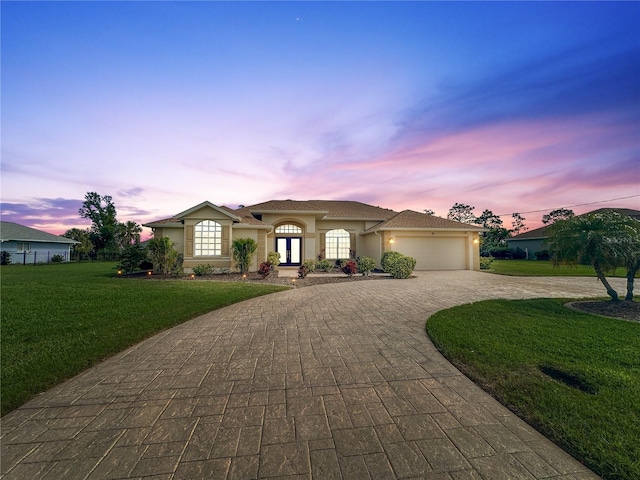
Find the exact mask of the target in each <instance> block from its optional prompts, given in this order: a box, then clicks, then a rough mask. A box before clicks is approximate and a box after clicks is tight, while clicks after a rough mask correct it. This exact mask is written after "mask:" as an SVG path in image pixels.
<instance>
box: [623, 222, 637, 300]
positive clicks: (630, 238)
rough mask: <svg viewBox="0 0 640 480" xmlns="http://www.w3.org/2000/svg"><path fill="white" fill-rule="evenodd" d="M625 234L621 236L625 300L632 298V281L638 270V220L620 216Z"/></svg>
mask: <svg viewBox="0 0 640 480" xmlns="http://www.w3.org/2000/svg"><path fill="white" fill-rule="evenodd" d="M622 217H623V218H622V222H623V223H624V226H623V228H624V230H625V232H626V233H627V235H626V236H624V235H623V236H622V239H621V242H622V243H623V245H624V247H623V248H624V251H625V257H624V265H623V266H624V267H625V268H626V269H627V294H626V296H625V297H624V299H625V300H628V301H632V300H633V283H634V280H635V277H636V273H638V270H640V220H636V219H634V218H631V217H628V216H626V215H623V216H622Z"/></svg>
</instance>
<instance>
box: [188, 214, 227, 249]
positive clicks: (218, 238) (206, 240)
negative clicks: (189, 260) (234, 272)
mask: <svg viewBox="0 0 640 480" xmlns="http://www.w3.org/2000/svg"><path fill="white" fill-rule="evenodd" d="M194 238H195V251H194V253H195V255H200V256H204V255H220V254H221V253H222V225H220V224H219V223H218V222H214V221H212V220H205V221H203V222H200V223H196V225H195V229H194Z"/></svg>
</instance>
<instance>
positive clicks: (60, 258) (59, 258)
mask: <svg viewBox="0 0 640 480" xmlns="http://www.w3.org/2000/svg"><path fill="white" fill-rule="evenodd" d="M51 261H52V262H53V263H62V262H64V257H63V256H62V255H60V254H59V253H56V254H55V255H54V256H53V257H51Z"/></svg>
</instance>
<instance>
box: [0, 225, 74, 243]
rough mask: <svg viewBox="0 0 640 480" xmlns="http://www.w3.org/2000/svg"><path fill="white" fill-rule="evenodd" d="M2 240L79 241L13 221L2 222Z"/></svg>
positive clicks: (0, 228) (0, 236) (0, 230)
mask: <svg viewBox="0 0 640 480" xmlns="http://www.w3.org/2000/svg"><path fill="white" fill-rule="evenodd" d="M0 240H2V241H3V242H8V241H11V240H17V241H19V242H47V243H69V244H75V243H79V242H77V241H75V240H72V239H70V238H66V237H61V236H60V235H54V234H52V233H47V232H43V231H41V230H36V229H35V228H31V227H25V226H24V225H20V224H18V223H13V222H0Z"/></svg>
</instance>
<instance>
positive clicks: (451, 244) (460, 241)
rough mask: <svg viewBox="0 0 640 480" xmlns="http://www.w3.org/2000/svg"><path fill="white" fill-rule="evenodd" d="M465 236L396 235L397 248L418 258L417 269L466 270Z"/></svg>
mask: <svg viewBox="0 0 640 480" xmlns="http://www.w3.org/2000/svg"><path fill="white" fill-rule="evenodd" d="M466 246H467V241H466V238H464V237H436V238H424V237H422V238H420V237H396V248H395V249H394V250H397V251H398V252H400V253H402V254H403V255H409V256H410V257H413V258H415V259H416V270H466V269H467V260H466Z"/></svg>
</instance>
